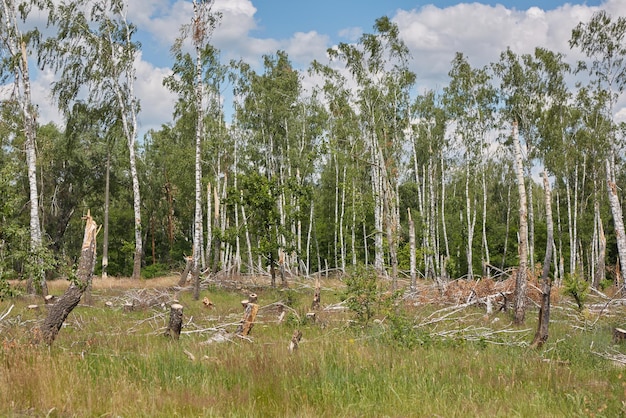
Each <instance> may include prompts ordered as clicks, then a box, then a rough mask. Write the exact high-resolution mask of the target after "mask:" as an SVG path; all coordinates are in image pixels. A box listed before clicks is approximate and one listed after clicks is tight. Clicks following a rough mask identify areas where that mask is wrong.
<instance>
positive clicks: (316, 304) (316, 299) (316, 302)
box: [311, 279, 322, 311]
mask: <svg viewBox="0 0 626 418" xmlns="http://www.w3.org/2000/svg"><path fill="white" fill-rule="evenodd" d="M321 301H322V291H321V288H320V280H319V279H317V280H316V281H315V293H314V294H313V303H311V310H312V311H316V310H318V309H319V308H320V302H321Z"/></svg>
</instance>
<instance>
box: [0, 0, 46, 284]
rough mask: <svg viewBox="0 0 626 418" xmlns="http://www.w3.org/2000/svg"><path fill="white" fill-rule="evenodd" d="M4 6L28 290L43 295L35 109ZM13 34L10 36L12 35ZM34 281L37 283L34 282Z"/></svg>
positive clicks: (16, 33)
mask: <svg viewBox="0 0 626 418" xmlns="http://www.w3.org/2000/svg"><path fill="white" fill-rule="evenodd" d="M2 5H3V9H4V16H3V19H4V22H3V23H4V24H5V25H6V26H7V28H6V30H7V31H9V34H8V36H7V42H6V43H5V46H6V47H7V48H8V49H9V53H10V54H11V56H13V57H16V58H17V57H18V56H19V58H20V59H19V61H18V62H19V64H17V65H16V68H15V84H16V89H15V90H16V91H17V96H18V98H17V101H18V104H19V106H20V111H21V113H22V120H23V122H24V135H25V137H26V141H25V143H24V148H25V152H26V166H27V171H28V187H29V199H30V202H29V203H30V253H31V254H30V256H31V262H33V263H34V267H35V269H34V272H33V274H34V276H31V277H29V286H28V287H29V290H30V291H31V293H34V292H36V293H39V294H41V295H42V296H47V295H48V286H47V284H46V277H45V271H44V270H43V269H44V267H43V260H42V258H41V251H42V249H43V248H42V234H41V221H40V218H39V192H38V188H37V152H36V148H37V113H36V111H35V108H34V106H33V103H32V97H31V86H30V73H29V68H28V54H27V52H26V44H25V43H24V41H23V36H22V33H21V32H20V30H19V28H18V26H17V10H15V6H16V5H15V4H14V3H11V2H9V3H7V2H2ZM11 38H12V39H11ZM35 283H36V285H35Z"/></svg>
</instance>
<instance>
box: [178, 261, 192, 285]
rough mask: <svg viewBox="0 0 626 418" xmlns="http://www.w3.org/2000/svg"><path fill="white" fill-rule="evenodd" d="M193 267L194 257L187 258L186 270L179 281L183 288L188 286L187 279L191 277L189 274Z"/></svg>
mask: <svg viewBox="0 0 626 418" xmlns="http://www.w3.org/2000/svg"><path fill="white" fill-rule="evenodd" d="M192 267H193V257H185V269H184V270H183V272H182V273H181V274H180V279H178V286H180V287H183V286H185V284H187V277H188V276H189V272H190V271H191V268H192Z"/></svg>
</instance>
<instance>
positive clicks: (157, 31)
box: [33, 0, 626, 133]
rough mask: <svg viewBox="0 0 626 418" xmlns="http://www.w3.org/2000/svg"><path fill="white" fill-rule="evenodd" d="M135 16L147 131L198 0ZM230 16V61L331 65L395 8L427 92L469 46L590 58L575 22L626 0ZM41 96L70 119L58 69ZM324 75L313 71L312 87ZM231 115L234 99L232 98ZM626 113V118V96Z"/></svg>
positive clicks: (446, 0)
mask: <svg viewBox="0 0 626 418" xmlns="http://www.w3.org/2000/svg"><path fill="white" fill-rule="evenodd" d="M128 4H129V14H128V18H129V20H130V21H131V22H132V23H134V24H135V25H136V26H137V28H138V39H139V40H140V41H141V42H142V45H143V52H142V59H141V60H140V61H139V62H138V64H137V82H136V86H135V87H136V89H135V91H136V94H137V95H138V97H139V99H140V100H141V104H142V113H141V114H140V116H139V122H140V128H139V129H140V132H142V133H144V132H146V131H147V130H148V129H158V128H160V126H161V125H162V124H164V123H168V122H170V121H171V119H172V109H173V104H174V101H175V97H173V95H172V94H171V93H170V92H169V91H167V89H165V88H164V87H163V78H164V77H166V76H167V75H169V74H171V65H172V60H171V56H170V52H169V51H170V47H171V45H172V43H173V42H174V40H175V38H176V37H177V36H178V34H179V28H180V27H181V25H182V24H187V23H188V22H189V21H190V19H191V17H192V15H193V11H192V3H191V1H189V0H131V1H129V2H128ZM214 7H215V9H216V10H219V11H221V12H222V13H223V19H222V22H221V24H220V26H219V27H218V28H217V29H216V31H215V33H214V35H213V40H212V44H213V45H214V46H216V47H217V48H218V49H219V50H220V51H221V55H222V59H223V61H224V62H228V61H229V60H231V59H235V60H239V59H241V60H244V61H246V62H248V63H249V64H251V65H252V66H253V68H257V69H258V70H259V71H261V70H262V68H261V66H260V64H261V62H262V57H263V56H264V55H268V54H275V53H276V52H277V51H278V50H281V51H286V52H287V54H288V56H289V58H290V60H291V62H292V63H293V65H294V66H295V67H296V68H300V69H306V68H307V67H308V66H309V64H310V63H311V62H312V61H313V60H318V61H321V62H324V63H325V62H327V56H326V50H327V49H328V48H330V47H332V46H333V45H336V44H337V43H338V42H353V41H356V40H357V39H358V37H359V36H360V35H361V34H362V33H364V32H369V33H371V32H372V27H373V25H374V21H375V19H377V18H379V17H381V16H383V15H386V16H388V17H389V18H390V19H391V20H392V21H394V22H395V23H396V24H397V25H398V28H399V30H400V36H401V37H402V39H403V40H404V41H405V43H406V44H407V46H408V48H409V50H410V52H411V54H412V56H413V59H412V61H411V63H410V66H411V70H412V71H414V72H415V73H416V75H417V80H418V86H417V88H418V89H420V90H425V89H435V90H438V89H441V88H443V87H444V86H445V85H446V83H447V73H448V71H449V70H450V62H451V60H452V59H453V57H454V54H455V53H456V52H462V53H463V54H464V55H465V56H466V57H467V58H468V60H469V62H470V63H471V64H472V65H473V66H475V67H481V66H484V65H487V64H488V63H491V62H495V61H497V60H498V57H499V55H500V53H501V52H502V51H504V50H505V49H506V48H507V47H510V48H511V49H512V50H514V51H515V52H516V53H518V54H523V53H530V52H532V51H533V50H534V48H535V47H537V46H540V47H544V48H548V49H550V50H553V51H556V52H562V53H563V54H565V55H566V57H567V59H568V60H569V61H571V62H575V61H576V60H577V59H580V58H582V57H581V56H580V55H577V52H576V51H571V50H570V49H569V45H568V40H569V38H570V36H571V31H572V28H573V27H574V26H575V25H576V24H578V23H579V22H581V21H587V20H588V19H589V18H590V17H591V15H592V14H593V13H594V12H595V11H597V10H599V8H602V9H604V10H606V11H607V12H608V13H609V14H611V15H613V16H618V15H619V16H626V0H587V1H577V0H573V1H557V0H544V1H528V0H518V1H491V0H481V1H477V2H461V1H454V0H435V1H430V2H426V1H417V0H413V1H410V0H333V1H331V0H314V1H298V0H215V6H214ZM33 78H34V79H35V85H34V88H33V96H34V99H35V100H36V101H37V103H38V104H39V109H40V113H41V115H42V121H43V122H46V119H47V120H51V121H55V122H59V123H62V121H61V120H60V117H59V115H58V112H57V111H56V108H55V106H53V105H52V104H51V103H50V101H49V99H48V97H47V93H48V91H49V83H50V81H51V80H53V79H54V74H51V73H41V74H37V73H36V74H33ZM317 81H318V80H314V79H309V78H307V77H305V78H304V86H305V88H309V87H311V86H313V85H314V84H316V82H317ZM224 106H225V107H226V109H225V110H226V113H230V109H229V107H230V104H229V103H225V104H224ZM621 112H622V113H623V115H622V116H623V119H624V120H626V103H624V106H623V110H621Z"/></svg>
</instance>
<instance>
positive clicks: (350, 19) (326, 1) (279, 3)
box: [252, 0, 600, 37]
mask: <svg viewBox="0 0 626 418" xmlns="http://www.w3.org/2000/svg"><path fill="white" fill-rule="evenodd" d="M252 3H253V4H254V6H255V7H256V8H257V13H256V15H255V17H256V19H257V20H258V23H259V30H258V31H255V32H254V34H255V35H257V36H269V37H288V36H289V35H290V34H292V33H294V32H308V31H313V30H314V31H317V32H320V33H326V34H328V35H330V36H335V35H337V34H338V33H339V31H340V30H341V29H344V28H346V27H357V26H358V27H362V28H363V29H364V30H369V29H370V28H371V27H372V25H373V24H374V20H375V19H377V18H379V17H381V16H393V15H394V14H395V12H396V10H397V9H404V10H411V9H420V8H421V7H423V6H425V5H428V4H431V5H434V6H437V7H439V8H446V7H450V6H454V5H456V4H459V3H462V2H461V1H458V0H436V1H417V0H314V1H297V0H253V1H252ZM467 3H473V1H468V2H467ZM478 3H481V4H486V5H491V6H495V5H497V4H500V5H503V6H505V7H506V8H510V9H517V10H527V9H529V8H530V7H540V8H542V9H543V10H554V9H556V8H558V7H560V6H563V5H564V4H565V3H570V4H581V5H583V4H586V5H589V6H598V5H599V4H600V0H589V1H567V2H566V1H560V0H544V1H537V0H534V1H530V0H516V1H478Z"/></svg>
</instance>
